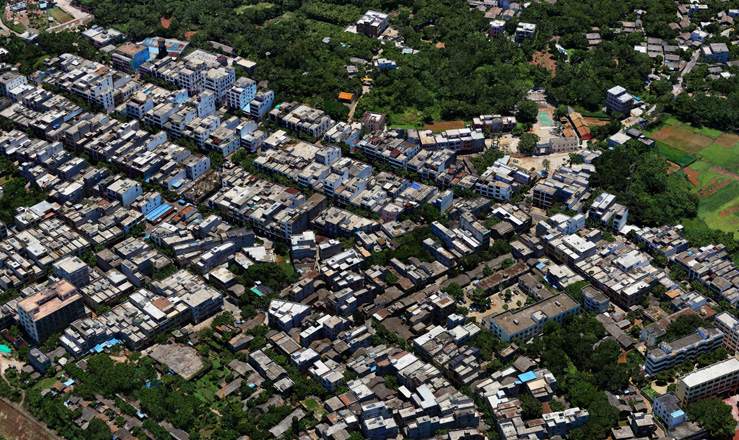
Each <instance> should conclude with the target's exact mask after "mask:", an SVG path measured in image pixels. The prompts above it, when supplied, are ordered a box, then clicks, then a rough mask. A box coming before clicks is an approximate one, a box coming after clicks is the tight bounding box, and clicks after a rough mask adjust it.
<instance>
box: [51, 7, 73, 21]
mask: <svg viewBox="0 0 739 440" xmlns="http://www.w3.org/2000/svg"><path fill="white" fill-rule="evenodd" d="M49 15H51V16H52V17H53V18H54V20H56V21H57V22H59V23H62V24H64V23H66V22H68V21H71V20H73V19H74V17H72V16H71V15H69V14H67V13H66V12H64V11H62V10H61V9H59V8H52V9H50V10H49Z"/></svg>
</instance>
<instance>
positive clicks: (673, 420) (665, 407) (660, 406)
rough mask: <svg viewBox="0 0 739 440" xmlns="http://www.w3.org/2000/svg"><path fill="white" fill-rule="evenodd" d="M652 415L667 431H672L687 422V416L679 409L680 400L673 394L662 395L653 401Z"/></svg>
mask: <svg viewBox="0 0 739 440" xmlns="http://www.w3.org/2000/svg"><path fill="white" fill-rule="evenodd" d="M652 413H653V414H654V415H655V416H657V417H658V418H659V420H660V421H661V422H662V423H664V425H665V426H666V427H667V429H672V428H674V427H675V426H677V425H679V424H681V423H683V422H685V421H687V420H688V415H687V414H685V411H683V409H682V408H680V398H679V397H677V396H676V395H675V394H674V393H667V394H663V395H661V396H659V397H657V398H656V399H654V405H652Z"/></svg>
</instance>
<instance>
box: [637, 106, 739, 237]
mask: <svg viewBox="0 0 739 440" xmlns="http://www.w3.org/2000/svg"><path fill="white" fill-rule="evenodd" d="M647 135H648V136H650V137H651V138H652V139H654V140H656V141H657V142H656V144H657V148H658V150H659V152H660V154H662V155H663V156H664V157H665V159H667V160H668V162H670V172H671V173H677V174H681V175H684V176H685V178H686V180H687V182H686V186H687V188H688V190H689V191H690V192H692V193H695V194H697V195H698V197H699V198H700V205H699V208H698V216H699V217H700V218H701V219H702V220H703V221H704V222H705V223H706V224H707V225H708V226H709V227H712V228H716V229H721V230H723V231H726V232H734V233H735V235H737V236H739V174H738V173H739V135H736V134H733V133H724V132H721V131H719V130H714V129H710V128H695V127H691V126H690V125H687V124H682V123H680V122H679V121H678V120H676V119H674V118H670V119H668V120H667V121H666V123H665V124H664V126H662V127H661V128H659V129H658V130H653V131H651V132H648V133H647Z"/></svg>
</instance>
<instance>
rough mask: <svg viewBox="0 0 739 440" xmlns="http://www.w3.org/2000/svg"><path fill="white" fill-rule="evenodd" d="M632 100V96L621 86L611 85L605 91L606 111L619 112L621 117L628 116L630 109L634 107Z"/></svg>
mask: <svg viewBox="0 0 739 440" xmlns="http://www.w3.org/2000/svg"><path fill="white" fill-rule="evenodd" d="M634 101H635V100H634V97H633V96H632V95H630V94H629V93H628V92H627V91H626V89H625V88H623V87H621V86H615V87H612V88H610V89H608V92H606V109H607V111H608V113H621V115H622V116H623V117H628V116H629V113H630V112H631V109H632V108H634Z"/></svg>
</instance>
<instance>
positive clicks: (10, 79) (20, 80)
mask: <svg viewBox="0 0 739 440" xmlns="http://www.w3.org/2000/svg"><path fill="white" fill-rule="evenodd" d="M27 84H28V79H27V78H26V77H25V76H24V75H21V74H20V73H18V72H14V71H12V70H9V71H7V72H3V73H2V74H1V75H0V96H10V91H11V90H13V89H14V88H16V87H18V86H25V85H27Z"/></svg>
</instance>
